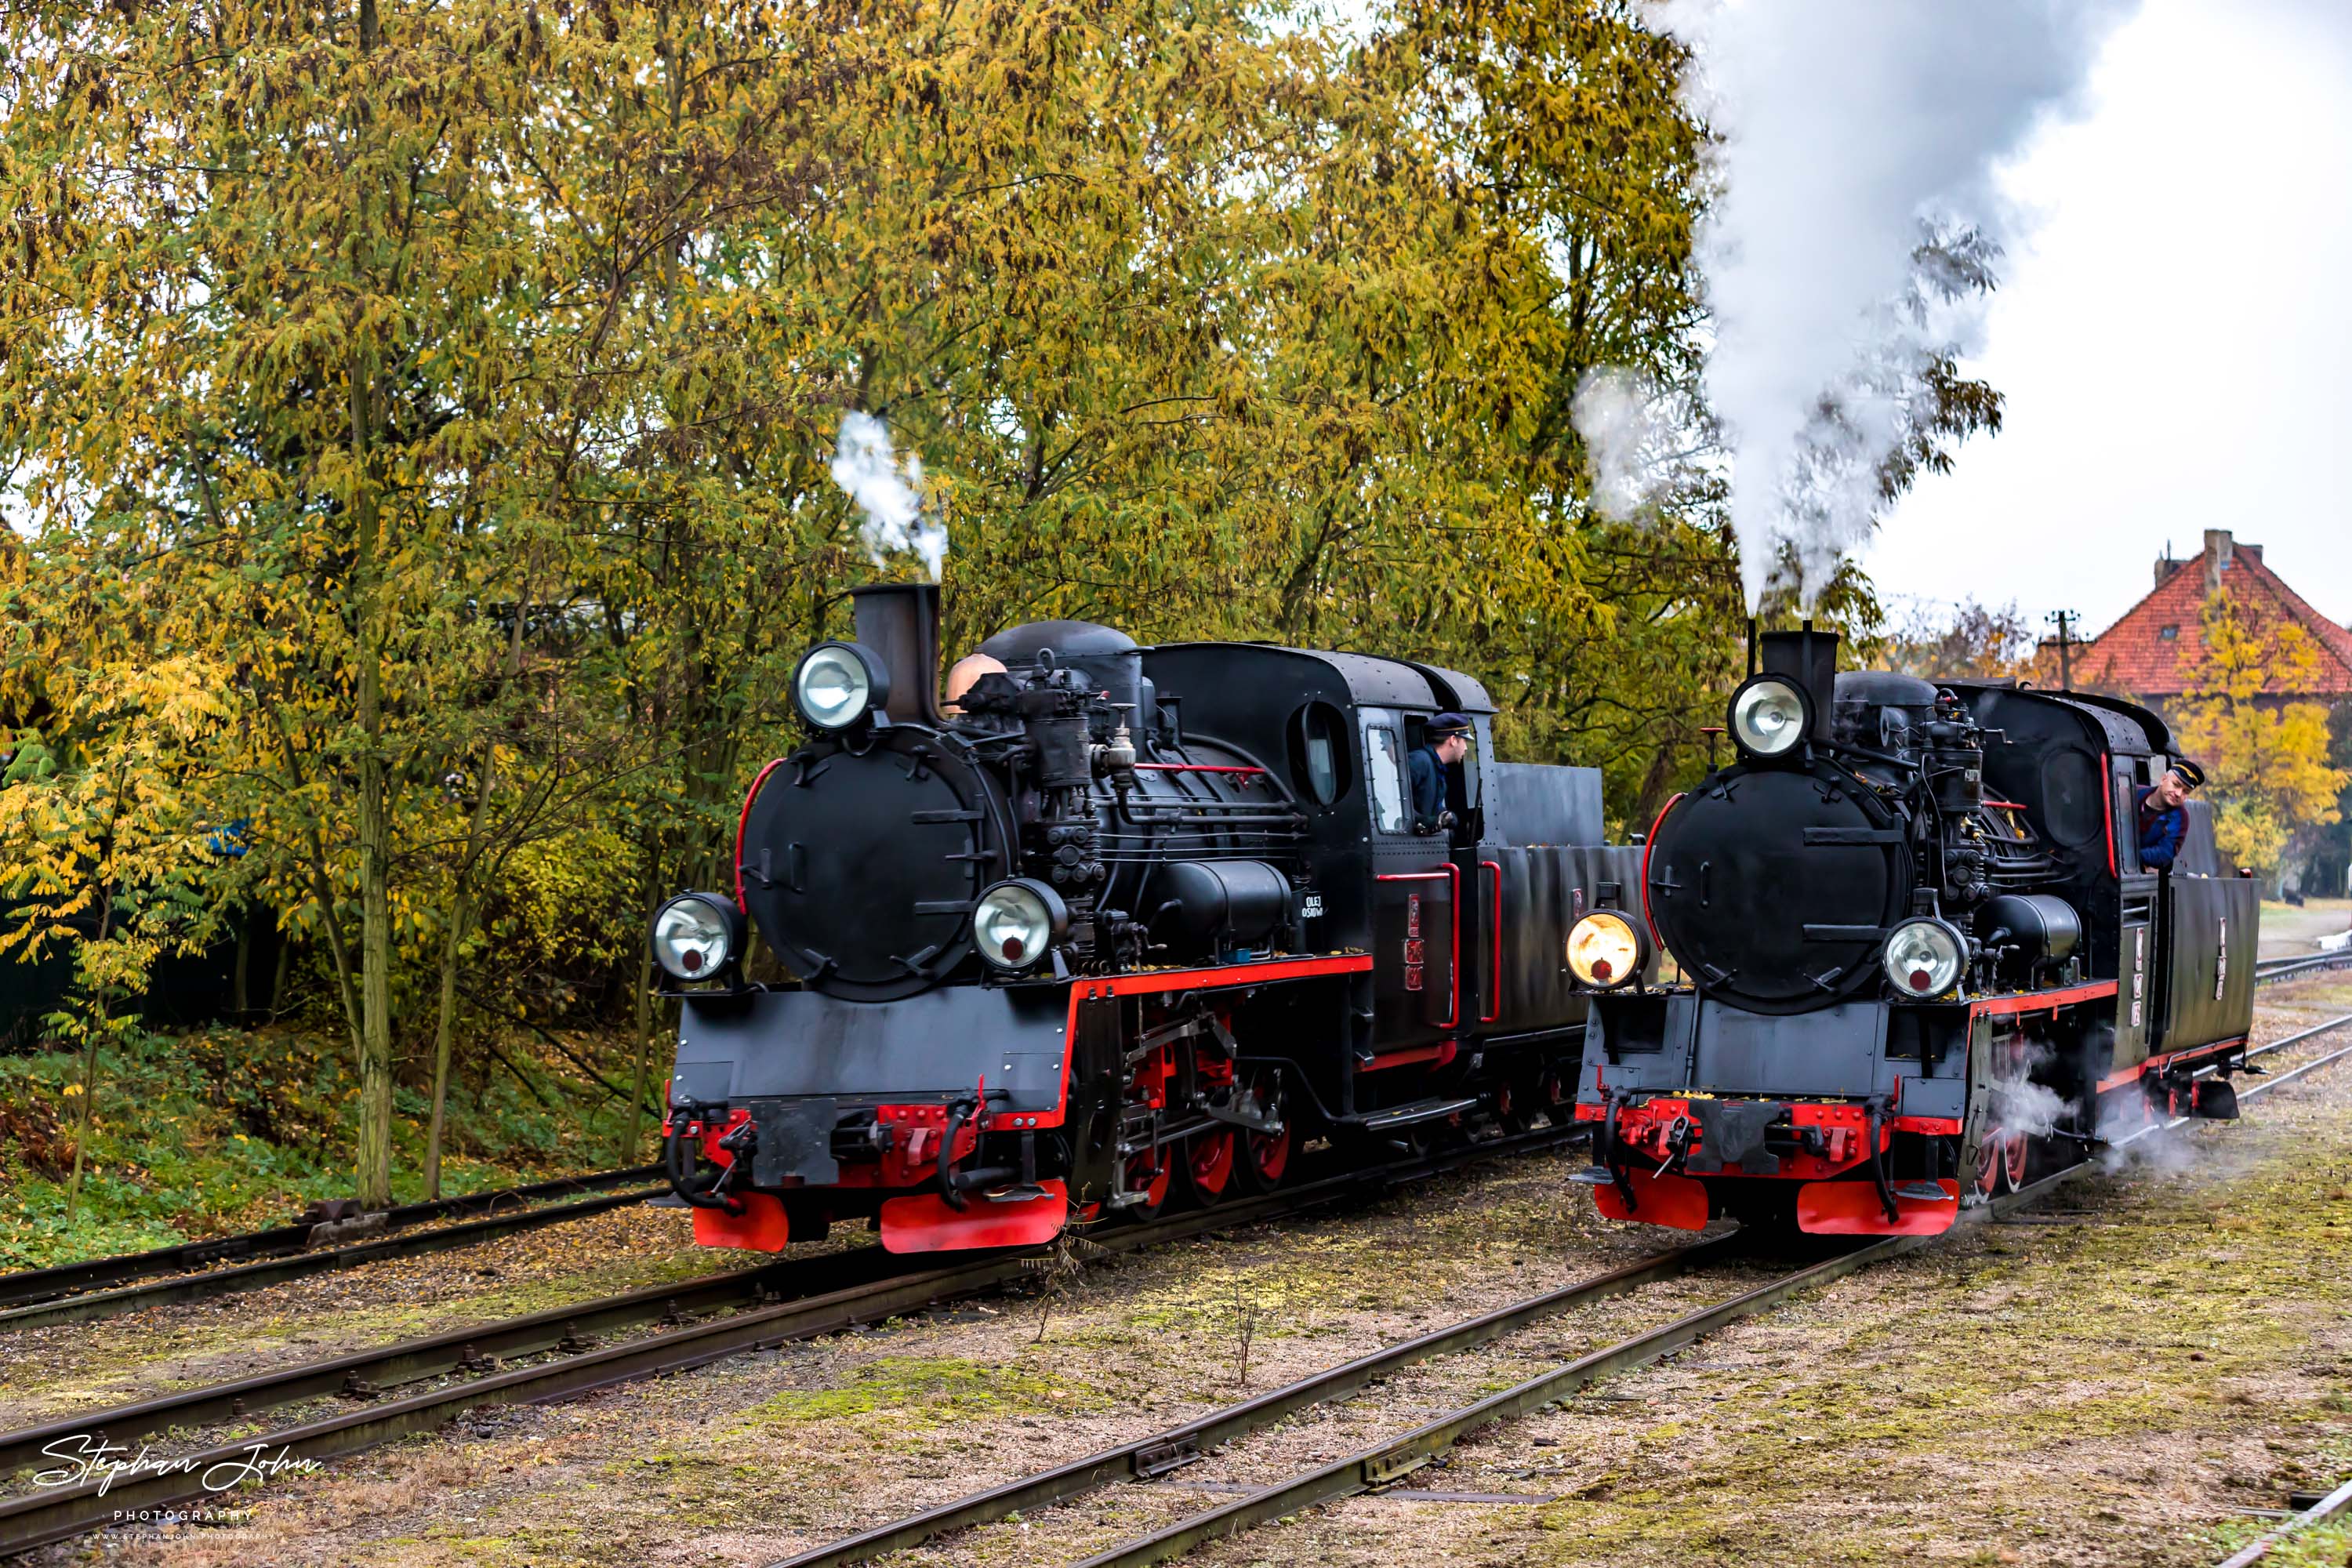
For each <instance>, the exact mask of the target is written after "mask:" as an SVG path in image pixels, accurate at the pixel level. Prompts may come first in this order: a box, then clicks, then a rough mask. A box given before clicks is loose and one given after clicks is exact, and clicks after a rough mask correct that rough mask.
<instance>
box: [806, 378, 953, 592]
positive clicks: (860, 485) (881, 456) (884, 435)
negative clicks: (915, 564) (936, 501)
mask: <svg viewBox="0 0 2352 1568" xmlns="http://www.w3.org/2000/svg"><path fill="white" fill-rule="evenodd" d="M833 482H834V483H835V484H837V485H839V486H840V487H841V488H842V489H845V490H846V491H848V492H849V498H850V500H854V501H856V503H857V510H860V511H861V512H863V513H865V514H866V527H865V529H864V533H865V537H866V548H867V549H868V550H870V551H872V552H873V553H874V559H875V560H876V561H877V563H879V562H880V561H881V560H882V559H883V557H884V556H885V555H886V554H887V552H891V551H900V550H911V551H914V552H917V553H918V554H919V555H921V556H922V558H923V565H924V567H925V569H926V570H927V571H929V574H930V575H931V580H932V581H933V582H937V581H938V580H939V575H940V562H941V561H943V560H945V559H946V557H947V552H948V531H947V530H946V529H944V528H942V527H940V525H939V524H938V523H936V522H933V521H929V519H927V518H926V517H925V516H924V515H923V459H922V458H920V457H919V456H917V455H916V454H915V453H912V452H909V453H908V454H907V460H906V462H905V464H904V465H903V466H902V465H901V464H900V463H899V462H898V457H897V455H896V454H895V453H894V452H893V451H892V450H891V447H890V430H889V426H886V425H884V424H883V423H882V421H880V420H879V419H877V418H875V417H874V416H872V415H871V414H860V413H857V412H856V411H854V410H853V411H852V412H850V413H848V414H845V415H843V416H841V437H840V439H839V440H838V441H837V442H836V443H835V448H834V454H833Z"/></svg>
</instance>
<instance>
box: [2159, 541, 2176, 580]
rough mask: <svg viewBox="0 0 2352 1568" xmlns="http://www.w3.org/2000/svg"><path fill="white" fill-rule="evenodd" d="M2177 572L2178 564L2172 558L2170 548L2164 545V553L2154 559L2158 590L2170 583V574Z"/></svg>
mask: <svg viewBox="0 0 2352 1568" xmlns="http://www.w3.org/2000/svg"><path fill="white" fill-rule="evenodd" d="M2179 570H2180V563H2179V562H2178V561H2175V560H2174V559H2173V558H2172V546H2171V545H2169V544H2168V545H2166V546H2165V547H2164V553H2163V554H2161V555H2159V556H2158V557H2157V558H2156V585H2157V586H2158V587H2159V588H2161V587H2163V586H2164V585H2165V584H2167V583H2168V582H2170V581H2172V574H2174V573H2175V572H2178V571H2179Z"/></svg>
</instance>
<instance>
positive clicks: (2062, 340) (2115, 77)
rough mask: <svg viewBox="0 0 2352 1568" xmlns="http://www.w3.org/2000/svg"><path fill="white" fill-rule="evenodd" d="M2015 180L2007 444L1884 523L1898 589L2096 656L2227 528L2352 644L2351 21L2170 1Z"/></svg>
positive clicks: (2276, 0)
mask: <svg viewBox="0 0 2352 1568" xmlns="http://www.w3.org/2000/svg"><path fill="white" fill-rule="evenodd" d="M2010 184H2011V188H2012V190H2013V192H2014V194H2015V195H2017V196H2018V197H2019V198H2020V199H2021V200H2022V201H2025V202H2027V203H2029V204H2031V205H2032V206H2033V207H2034V208H2035V209H2036V210H2037V212H2038V213H2039V214H2040V220H2039V223H2038V225H2037V226H2035V229H2034V237H2033V239H2032V243H2031V245H2030V247H2028V248H2026V249H2025V250H2024V251H2022V252H2021V253H2018V254H2012V255H2011V257H2010V258H2009V264H2008V267H2007V268H2006V277H2005V281H2004V283H2003V285H2002V287H2001V289H2000V292H1999V293H1998V294H1996V295H1995V296H1994V298H1993V300H1992V304H1991V309H1990V314H1989V317H1988V320H1987V329H1988V331H1987V336H1986V341H1985V351H1984V353H1983V356H1982V358H1981V359H1980V360H1979V361H1978V362H1976V363H1973V364H1972V365H1971V367H1970V368H1971V369H1972V370H1973V371H1975V372H1976V373H1977V374H1981V375H1983V376H1985V377H1986V378H1988V379H1989V380H1990V381H1991V382H1992V383H1993V384H1994V385H1996V386H1998V387H1999V388H2000V390H2001V391H2002V392H2003V393H2005V394H2006V395H2008V408H2007V415H2006V419H2005V424H2004V427H2003V429H2002V431H2001V433H2000V435H1999V436H1997V437H1991V438H1990V439H1986V438H1983V437H1979V438H1978V439H1977V440H1975V441H1972V442H1970V443H1969V445H1968V446H1966V447H1963V448H1961V450H1960V452H1959V455H1958V464H1957V465H1956V467H1955V468H1954V471H1953V472H1952V473H1951V474H1949V475H1948V476H1943V477H1936V476H1930V477H1929V478H1928V479H1927V480H1926V481H1925V482H1923V483H1922V484H1921V485H1920V487H1919V489H1917V490H1916V492H1914V493H1913V494H1912V495H1911V496H1909V497H1907V498H1906V500H1904V502H1903V503H1902V505H1901V506H1900V507H1899V508H1898V509H1897V510H1896V511H1895V515H1894V516H1892V517H1891V518H1889V519H1888V520H1887V521H1885V524H1884V526H1883V527H1882V528H1881V530H1880V531H1879V534H1878V538H1877V540H1876V541H1875V542H1874V544H1873V545H1872V546H1871V547H1870V549H1869V551H1868V552H1867V553H1866V554H1865V555H1864V565H1865V566H1866V567H1867V568H1868V570H1869V571H1870V573H1871V574H1872V575H1873V576H1874V578H1875V579H1876V581H1877V582H1878V584H1879V585H1880V587H1881V589H1882V591H1884V592H1885V593H1888V594H1893V595H1916V596H1917V597H1919V598H1923V599H1937V600H1956V599H1958V598H1962V597H1966V596H1970V595H1973V596H1974V597H1976V598H1978V599H1979V600H1982V601H1984V602H1986V603H1988V604H1991V605H2000V604H2001V603H2004V602H2007V601H2009V600H2011V599H2014V600H2015V601H2016V602H2017V603H2018V605H2020V607H2021V608H2022V609H2023V610H2025V611H2026V612H2027V613H2028V614H2029V615H2031V616H2032V618H2033V619H2034V620H2035V621H2036V622H2039V621H2040V620H2041V618H2042V616H2043V614H2045V613H2046V612H2048V611H2051V610H2056V609H2061V608H2063V609H2070V610H2074V611H2076V612H2078V613H2079V614H2080V615H2081V616H2083V617H2084V622H2085V624H2086V628H2087V630H2088V631H2090V632H2092V633H2096V632H2098V631H2100V630H2103V629H2105V627H2106V626H2108V625H2109V624H2110V623H2111V622H2113V621H2114V620H2115V618H2116V616H2119V615H2121V614H2122V613H2123V612H2124V611H2125V610H2126V609H2128V608H2129V607H2130V606H2131V605H2132V603H2133V602H2134V601H2135V600H2137V598H2138V597H2139V596H2140V595H2142V594H2144V593H2146V592H2147V589H2148V587H2149V586H2150V583H2151V571H2150V569H2151V566H2152V564H2153V563H2154V561H2155V559H2156V557H2157V556H2158V554H2159V553H2160V552H2162V551H2163V549H2164V547H2165V545H2166V543H2167V542H2169V543H2170V544H2171V546H2172V550H2173V552H2174V553H2175V554H2176V555H2183V554H2193V553H2195V552H2196V551H2197V549H2198V548H2199V546H2200V542H2201V541H2202V538H2203V532H2204V530H2206V529H2208V528H2227V529H2231V530H2232V531H2235V533H2236V534H2237V536H2238V538H2240V539H2242V540H2244V541H2247V542H2252V543H2256V544H2260V545H2262V546H2263V559H2264V560H2265V561H2266V562H2267V563H2269V564H2271V565H2272V566H2273V567H2274V568H2276V569H2277V570H2278V572H2279V573H2280V574H2281V575H2283V576H2284V577H2285V579H2286V580H2287V581H2288V582H2289V583H2291V584H2294V586H2295V588H2297V589H2298V590H2299V591H2300V592H2301V593H2302V594H2303V595H2304V596H2305V598H2307V599H2309V600H2310V601H2311V602H2312V603H2313V604H2314V605H2316V606H2317V607H2318V608H2319V610H2320V611H2321V612H2322V613H2323V614H2326V615H2327V616H2331V617H2332V618H2334V619H2336V620H2337V621H2339V622H2342V621H2352V390H2347V376H2352V0H2146V4H2145V5H2143V7H2142V9H2141V10H2140V12H2139V13H2138V15H2137V16H2135V17H2134V18H2133V19H2132V20H2130V21H2129V22H2127V23H2126V24H2125V25H2124V26H2122V27H2121V28H2120V29H2118V31H2117V32H2116V34H2115V35H2114V37H2112V38H2111V39H2110V40H2109V41H2108V44H2107V47H2106V48H2105V52H2104V54H2103V55H2102V57H2101V58H2100V61H2099V64H2098V66H2097V68H2096V69H2095V73H2094V76H2093V81H2092V102H2091V110H2090V113H2089V115H2088V117H2087V118H2085V119H2083V120H2080V121H2075V122H2074V123H2071V124H2066V125H2059V126H2053V127H2052V128H2051V129H2049V130H2048V131H2046V132H2043V133H2042V136H2041V138H2040V139H2039V140H2038V141H2037V142H2035V143H2034V144H2033V146H2032V149H2031V150H2030V152H2029V153H2028V154H2027V155H2026V156H2025V157H2024V158H2023V159H2022V160H2021V162H2020V163H2019V164H2018V166H2017V167H2016V168H2015V169H2014V170H2012V171H2011V178H2010Z"/></svg>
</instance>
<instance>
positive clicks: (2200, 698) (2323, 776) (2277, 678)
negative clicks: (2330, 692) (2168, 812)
mask: <svg viewBox="0 0 2352 1568" xmlns="http://www.w3.org/2000/svg"><path fill="white" fill-rule="evenodd" d="M2200 619H2201V621H2202V623H2203V627H2204V637H2205V653H2204V656H2203V658H2201V659H2200V662H2199V664H2198V666H2197V668H2196V670H2195V671H2194V673H2193V675H2192V677H2191V683H2190V686H2189V690H2188V691H2187V692H2186V693H2185V694H2184V695H2183V697H2182V699H2181V701H2180V704H2179V712H2178V714H2177V716H2176V721H2175V723H2174V725H2173V729H2174V731H2175V734H2176V736H2177V738H2178V740H2179V743H2180V745H2181V747H2182V749H2183V751H2184V752H2186V753H2187V754H2188V755H2189V756H2191V757H2193V758H2195V759H2196V760H2197V761H2198V762H2199V763H2201V764H2202V765H2203V766H2204V768H2205V772H2206V778H2207V790H2208V794H2209V795H2210V798H2211V799H2212V801H2213V805H2214V813H2215V816H2214V834H2215V837H2216V839H2217V840H2218V841H2219V843H2220V846H2221V851H2222V853H2223V855H2224V856H2225V857H2226V858H2229V859H2230V860H2231V862H2232V863H2233V864H2236V865H2241V866H2246V867H2251V868H2254V869H2256V870H2261V871H2269V870H2273V869H2274V868H2276V867H2277V865H2278V863H2279V859H2280V858H2281V856H2282V855H2283V854H2284V852H2285V850H2286V847H2287V845H2288V843H2289V841H2290V840H2291V839H2292V837H2293V836H2294V833H2295V831H2296V830H2297V829H2298V828H2303V827H2316V826H2325V825H2326V824H2328V823H2332V822H2334V821H2336V816H2337V807H2336V800H2337V797H2338V796H2339V795H2341V794H2342V793H2343V790H2344V787H2345V784H2347V782H2352V772H2347V770H2345V769H2343V768H2336V767H2330V766H2329V765H2328V762H2327V752H2328V739H2327V710H2326V708H2324V707H2322V706H2321V705H2320V704H2318V703H2316V702H2293V701H2283V700H2279V699H2277V698H2274V697H2272V696H2271V695H2269V693H2270V692H2271V691H2272V690H2273V689H2278V690H2284V691H2289V692H2292V691H2297V690H2308V689H2311V686H2312V685H2313V684H2314V680H2315V677H2316V675H2317V674H2318V669H2319V663H2320V658H2319V649H2318V648H2317V647H2315V646H2314V645H2313V643H2312V640H2311V638H2310V636H2309V635H2308V634H2307V633H2305V631H2304V630H2303V628H2302V627H2300V626H2292V625H2284V624H2281V625H2272V624H2268V623H2266V622H2265V621H2264V620H2263V619H2262V618H2261V617H2259V616H2257V615H2256V614H2255V613H2254V612H2253V611H2252V609H2250V608H2249V607H2248V606H2247V605H2243V604H2242V603H2241V602H2240V601H2239V600H2237V599H2235V598H2232V597H2231V596H2229V595H2222V594H2218V593H2217V594H2213V595H2208V597H2207V598H2206V601H2205V607H2204V610H2203V612H2202V614H2201V616H2200Z"/></svg>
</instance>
